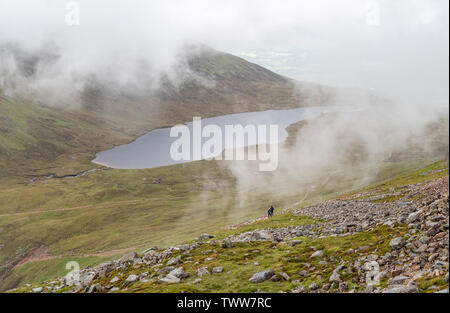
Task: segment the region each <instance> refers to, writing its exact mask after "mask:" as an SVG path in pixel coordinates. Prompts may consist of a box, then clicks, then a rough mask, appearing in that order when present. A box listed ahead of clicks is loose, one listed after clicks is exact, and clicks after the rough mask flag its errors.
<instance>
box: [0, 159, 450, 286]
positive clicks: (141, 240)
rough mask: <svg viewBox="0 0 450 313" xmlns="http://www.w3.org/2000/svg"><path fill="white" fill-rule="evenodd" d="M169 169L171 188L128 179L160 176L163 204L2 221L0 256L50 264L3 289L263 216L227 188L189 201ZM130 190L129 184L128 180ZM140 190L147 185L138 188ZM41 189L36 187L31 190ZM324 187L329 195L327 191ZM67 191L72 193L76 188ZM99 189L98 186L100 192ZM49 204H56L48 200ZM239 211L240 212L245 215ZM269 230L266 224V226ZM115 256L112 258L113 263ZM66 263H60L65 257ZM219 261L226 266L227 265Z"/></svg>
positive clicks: (275, 223)
mask: <svg viewBox="0 0 450 313" xmlns="http://www.w3.org/2000/svg"><path fill="white" fill-rule="evenodd" d="M201 163H202V162H199V163H193V164H190V165H189V166H191V167H189V166H188V167H189V169H190V170H191V171H189V172H192V170H193V169H194V168H192V167H196V169H199V170H202V169H203V170H205V171H206V170H207V171H208V172H209V173H211V172H213V171H216V173H217V175H219V176H220V175H222V177H224V176H226V173H223V172H220V171H221V169H220V168H219V167H213V165H212V164H210V166H211V167H209V168H208V167H207V166H204V165H202V164H201ZM415 166H417V164H415ZM405 168H408V167H405ZM169 169H171V170H173V171H174V172H169V173H166V175H167V176H166V177H167V179H168V178H169V177H171V179H172V180H173V181H170V180H167V181H165V179H166V177H164V176H161V175H154V176H150V175H146V174H145V173H141V172H139V179H136V178H137V177H136V173H134V174H135V175H132V176H131V177H132V178H133V180H132V181H131V182H133V181H134V179H136V182H137V181H139V183H137V185H141V182H145V181H143V180H142V177H144V178H147V181H149V180H150V181H152V179H153V178H155V177H163V178H162V180H161V183H160V184H156V185H155V186H156V188H161V189H162V190H161V192H162V194H159V196H160V197H161V196H163V194H164V191H163V190H164V189H166V188H167V187H168V186H170V188H172V190H173V191H172V192H173V193H172V194H171V195H167V196H165V197H164V196H163V197H162V198H158V197H157V196H156V194H155V198H154V199H153V200H152V198H151V197H152V195H151V193H147V192H144V193H143V194H141V196H145V198H146V199H143V201H142V202H137V203H136V204H130V203H127V204H124V205H120V204H117V205H101V204H99V205H96V206H94V207H89V208H85V209H79V210H74V211H68V212H54V213H41V214H29V215H27V214H24V215H19V216H12V217H9V218H7V219H0V221H1V222H2V223H0V227H3V228H4V229H6V231H5V232H2V237H0V239H1V242H2V243H4V245H5V246H4V248H3V249H4V251H6V252H7V253H11V254H14V253H19V254H20V253H21V252H22V251H21V250H19V251H17V248H18V247H26V246H27V245H29V246H30V248H31V247H36V246H43V247H47V250H46V251H45V252H46V253H45V254H44V255H43V256H44V257H49V258H50V259H48V260H45V261H38V260H39V259H36V261H35V262H30V263H27V264H25V265H22V266H18V267H17V268H16V269H15V271H14V272H13V273H12V274H10V275H8V277H6V278H5V280H4V282H3V285H2V286H3V288H5V289H9V288H12V287H15V286H17V285H20V284H23V283H24V282H37V281H41V280H42V279H43V278H51V277H54V276H56V275H57V273H60V272H61V268H60V267H58V266H57V265H56V264H59V266H61V264H63V263H64V262H63V261H62V260H69V259H70V260H80V259H81V260H88V261H89V264H96V263H97V262H99V261H100V260H99V259H98V257H99V256H102V253H103V252H108V251H113V252H114V251H115V250H116V249H124V250H123V252H125V250H126V249H130V250H137V251H139V250H143V249H144V248H147V247H149V246H153V245H159V246H160V245H162V246H167V245H170V244H175V243H180V242H183V241H185V240H186V239H193V238H195V237H196V236H197V235H198V234H199V233H202V232H212V231H217V229H221V228H224V227H226V226H228V225H230V224H233V223H236V222H239V221H242V220H245V219H248V218H253V217H257V216H260V215H261V212H262V211H263V210H264V207H265V204H266V203H267V201H265V200H261V199H260V198H259V196H258V195H255V198H253V199H252V198H249V199H248V201H247V202H246V204H245V206H244V207H241V208H240V210H239V211H233V210H232V208H233V207H235V206H238V205H239V204H238V203H236V202H233V201H232V200H227V201H223V199H224V198H226V199H233V198H234V197H237V196H233V187H232V185H231V184H230V186H229V187H228V189H227V188H226V187H225V189H221V190H220V191H216V192H214V191H212V192H211V193H210V197H209V198H208V199H205V198H203V199H201V200H202V201H199V200H200V199H197V198H195V196H192V195H193V194H194V195H195V194H196V192H194V191H193V190H192V189H191V190H189V188H200V185H196V184H195V183H188V182H187V181H188V180H189V178H186V176H184V175H183V172H182V171H180V169H179V168H178V169H176V168H174V167H167V168H162V169H156V170H159V171H161V172H160V174H161V173H162V172H163V171H164V170H169ZM386 169H387V170H386V172H385V174H384V175H386V176H385V178H387V177H392V176H388V175H392V173H393V172H392V168H391V166H390V165H389V164H388V165H386ZM402 169H403V168H402ZM436 169H444V170H443V171H440V172H438V173H435V172H434V170H436ZM153 171H154V170H153ZM153 171H152V170H150V171H148V173H152V172H153ZM105 172H106V173H107V174H111V173H114V171H105ZM175 172H178V173H179V174H180V175H181V176H177V175H176V174H175ZM194 172H195V171H194ZM153 174H154V172H153ZM184 174H185V173H184ZM196 174H198V172H196ZM423 174H425V175H423ZM99 175H100V174H99ZM101 175H105V173H101ZM445 175H448V163H446V162H442V163H436V164H433V165H430V166H427V167H425V168H422V169H420V170H417V171H411V170H410V169H408V170H407V171H406V174H403V175H400V176H398V177H397V178H395V179H394V180H390V182H391V183H392V182H395V185H396V186H397V187H398V186H400V185H402V184H407V183H409V182H420V181H426V180H428V179H431V178H436V177H442V176H445ZM119 176H120V177H116V179H123V176H124V175H119ZM219 176H218V177H219ZM181 177H185V179H186V181H182V180H181ZM91 179H92V178H91V177H90V176H86V177H84V178H83V179H80V180H84V181H85V182H86V183H87V182H88V181H90V180H91ZM177 179H180V181H177V182H175V181H176V180H177ZM69 181H70V182H69V183H67V182H65V183H61V182H60V184H69V185H71V184H74V183H76V180H69ZM101 181H105V179H104V177H102V178H101V179H99V180H98V182H101ZM108 181H112V177H111V176H109V178H108ZM91 183H92V182H91ZM127 183H128V184H130V181H128V182H127ZM386 183H387V182H381V185H374V186H370V187H368V188H370V189H372V188H375V189H376V188H380V186H383V185H382V184H386ZM151 185H153V184H151ZM143 186H145V185H144V184H143ZM351 186H353V182H352V183H351V184H350V185H349V186H348V188H351ZM38 187H39V184H38V185H37V186H35V187H33V188H38ZM186 187H188V189H186ZM203 187H204V186H203ZM135 188H136V187H135ZM327 188H330V189H331V186H328V187H327ZM338 188H339V189H338V190H335V191H341V192H339V193H336V192H333V193H329V194H328V196H323V194H322V192H321V191H317V193H316V194H313V195H311V198H310V199H309V201H308V202H304V203H303V204H302V205H306V204H308V203H312V202H316V201H321V200H324V199H327V198H333V197H336V196H339V195H341V194H342V191H344V190H345V189H341V188H342V182H341V183H340V184H339V185H338ZM70 189H71V190H76V188H70ZM101 189H102V188H101V187H100V189H99V190H101ZM87 190H89V187H87ZM198 190H199V189H197V191H198ZM347 190H348V189H347ZM36 192H37V193H38V194H39V193H40V191H39V188H38V189H36ZM137 193H138V192H137ZM19 194H20V193H19ZM49 197H50V198H53V197H52V196H51V195H50V196H49ZM136 197H137V194H135V195H133V197H132V198H136ZM125 198H126V197H125ZM299 198H300V196H299V195H298V194H297V195H296V196H295V195H294V194H293V195H292V196H291V197H287V199H286V198H284V197H280V199H277V200H278V201H279V202H278V204H277V205H276V207H287V206H290V205H291V204H292V203H294V202H296V201H298V200H299ZM119 199H124V198H119ZM201 203H203V204H201ZM225 208H226V209H225ZM228 209H229V210H230V211H228ZM241 212H245V214H242V213H241ZM311 222H315V221H312V220H311V219H301V220H298V221H297V220H296V219H292V217H291V216H290V215H280V216H278V217H277V218H276V219H273V220H271V221H263V222H259V223H256V224H251V225H247V226H243V227H241V228H239V229H238V230H223V231H221V232H219V233H217V235H218V237H219V238H220V237H224V236H228V235H230V234H232V233H236V232H243V231H249V230H252V229H257V228H261V227H263V228H265V227H268V226H269V227H283V226H287V225H291V224H302V223H311ZM267 223H270V225H268V224H267ZM174 229H177V231H176V232H175V231H174ZM43 230H45V231H43ZM358 240H359V239H358ZM25 250H26V249H25ZM112 255H113V254H111V256H110V258H113V256H112ZM63 256H65V257H64V258H62V257H63ZM69 256H70V257H69ZM41 257H42V256H41ZM61 258H62V259H61ZM31 261H33V260H31ZM221 261H224V262H225V260H221ZM86 262H87V261H86ZM64 264H65V263H64ZM86 264H87V263H86ZM42 268H45V269H48V271H47V270H46V271H45V275H44V274H43V270H42Z"/></svg>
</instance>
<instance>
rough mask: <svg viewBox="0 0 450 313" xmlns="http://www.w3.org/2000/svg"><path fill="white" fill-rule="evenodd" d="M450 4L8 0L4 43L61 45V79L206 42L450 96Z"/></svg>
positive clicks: (354, 80)
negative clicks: (449, 90) (449, 71)
mask: <svg viewBox="0 0 450 313" xmlns="http://www.w3.org/2000/svg"><path fill="white" fill-rule="evenodd" d="M73 4H75V7H74V6H73ZM448 6H449V3H448V1H447V0H378V1H377V0H314V1H311V0H283V1H276V0H227V1H224V0H220V1H219V0H192V1H182V0H165V1H148V0H147V1H145V0H127V1H125V0H117V1H107V0H79V1H64V0H39V1H36V0H1V1H0V44H2V43H5V42H16V43H19V44H20V45H21V46H22V47H24V49H29V50H31V51H32V50H37V49H40V48H42V46H45V45H47V46H48V45H55V46H57V47H58V49H60V50H61V51H60V53H61V54H62V55H63V58H62V62H61V64H62V65H63V66H62V68H61V69H58V70H53V72H52V77H58V75H64V76H71V75H72V76H73V75H74V74H77V73H83V72H87V71H92V70H93V69H95V71H98V72H101V71H104V72H108V71H109V69H110V68H111V64H114V65H115V66H116V67H117V72H116V73H113V74H114V75H115V76H116V77H118V79H125V80H126V79H129V76H132V75H133V74H132V73H130V74H129V75H128V76H127V70H124V69H125V68H129V67H128V66H127V65H129V63H131V62H132V60H134V59H138V58H145V59H148V60H150V61H151V62H152V64H153V65H154V67H155V68H156V69H164V68H167V67H170V65H171V64H172V63H173V62H174V59H175V57H176V55H177V51H178V49H179V47H180V46H182V45H183V44H185V43H202V44H206V45H209V46H211V47H213V48H215V49H218V50H223V51H226V52H230V53H233V54H236V55H238V56H241V57H243V58H245V59H247V60H249V61H251V62H255V63H258V64H260V65H263V66H265V67H268V68H269V69H271V70H274V71H276V72H278V73H280V74H283V75H286V76H289V77H292V78H294V79H298V80H301V81H312V82H318V83H322V84H327V85H333V86H343V87H358V88H364V89H370V90H376V91H378V92H379V93H381V94H385V95H388V96H389V97H392V98H397V99H399V101H416V102H418V101H430V99H432V101H435V102H439V103H447V104H448V83H449V81H448V67H449V64H448V55H449V48H448V45H449V42H448V37H449V34H448V28H449V16H448ZM74 8H75V9H74ZM78 8H79V11H78ZM75 11H77V12H79V15H77V14H76V15H77V16H79V19H78V18H75V19H74V18H73V16H74V15H73V14H74V12H75ZM77 12H75V13H77ZM74 21H75V23H74ZM78 22H79V23H78ZM72 24H75V25H72ZM0 62H2V61H1V60H0ZM4 62H5V61H4ZM0 66H1V64H0ZM110 74H111V73H110V72H108V75H110ZM55 81H56V79H55Z"/></svg>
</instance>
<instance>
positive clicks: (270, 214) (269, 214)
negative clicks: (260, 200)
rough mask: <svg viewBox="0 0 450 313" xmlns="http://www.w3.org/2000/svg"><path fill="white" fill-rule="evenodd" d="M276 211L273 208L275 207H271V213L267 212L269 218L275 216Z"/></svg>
mask: <svg viewBox="0 0 450 313" xmlns="http://www.w3.org/2000/svg"><path fill="white" fill-rule="evenodd" d="M274 210H275V209H274V208H273V205H271V206H270V209H269V211H267V215H268V217H272V216H273V211H274Z"/></svg>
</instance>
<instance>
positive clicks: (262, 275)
mask: <svg viewBox="0 0 450 313" xmlns="http://www.w3.org/2000/svg"><path fill="white" fill-rule="evenodd" d="M274 275H275V271H274V270H266V271H262V272H257V273H255V274H253V276H252V277H251V278H250V281H251V282H252V283H255V284H258V283H262V282H264V281H266V280H268V279H270V278H272V276H274Z"/></svg>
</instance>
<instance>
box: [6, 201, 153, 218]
mask: <svg viewBox="0 0 450 313" xmlns="http://www.w3.org/2000/svg"><path fill="white" fill-rule="evenodd" d="M148 200H150V199H141V200H123V201H116V202H103V203H99V204H89V205H83V206H77V207H72V208H60V209H52V210H40V211H27V212H19V213H8V214H0V217H10V216H19V215H28V214H40V213H50V212H62V211H73V210H79V209H87V208H92V207H102V206H105V205H112V204H124V203H139V202H145V201H148ZM152 200H155V199H152Z"/></svg>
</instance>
